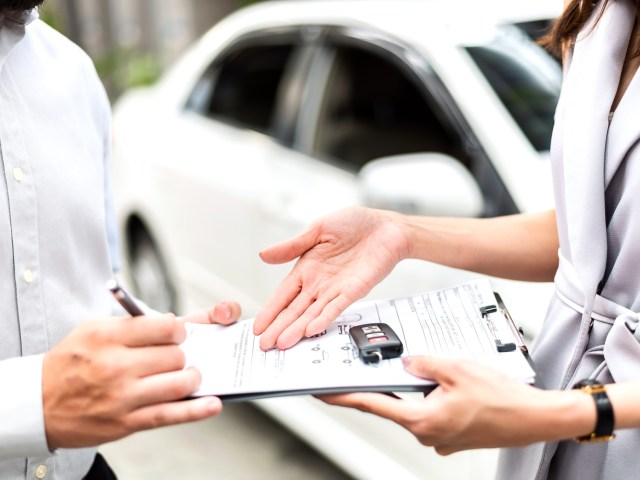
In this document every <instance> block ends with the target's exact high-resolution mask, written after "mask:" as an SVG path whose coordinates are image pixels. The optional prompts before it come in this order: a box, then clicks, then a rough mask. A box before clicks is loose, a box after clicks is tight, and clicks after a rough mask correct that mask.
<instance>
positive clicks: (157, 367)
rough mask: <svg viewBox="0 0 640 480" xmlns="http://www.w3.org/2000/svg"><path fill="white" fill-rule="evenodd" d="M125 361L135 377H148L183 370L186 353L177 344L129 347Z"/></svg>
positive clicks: (128, 370)
mask: <svg viewBox="0 0 640 480" xmlns="http://www.w3.org/2000/svg"><path fill="white" fill-rule="evenodd" d="M124 361H125V362H126V364H125V367H126V369H127V373H129V374H131V375H132V376H134V377H147V376H149V375H157V374H159V373H166V372H175V371H180V370H182V369H183V368H184V365H185V355H184V352H183V351H182V350H181V349H180V347H178V346H177V345H162V346H157V347H138V348H130V349H128V351H127V357H126V359H124Z"/></svg>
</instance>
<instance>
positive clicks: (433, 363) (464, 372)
mask: <svg viewBox="0 0 640 480" xmlns="http://www.w3.org/2000/svg"><path fill="white" fill-rule="evenodd" d="M405 368H406V370H407V371H408V372H409V373H412V374H414V375H416V376H419V377H424V378H430V379H432V380H435V381H436V382H437V383H438V385H439V387H438V388H436V389H435V390H434V391H433V392H432V393H430V394H429V395H427V396H426V397H425V398H424V399H422V400H414V399H401V400H399V399H394V398H392V397H390V396H388V395H382V394H379V393H352V394H343V395H330V396H323V397H321V399H322V400H324V401H325V402H327V403H330V404H332V405H340V406H343V407H351V408H356V409H358V410H361V411H364V412H368V413H372V414H374V415H378V416H381V417H384V418H387V419H389V420H392V421H394V422H395V423H397V424H399V425H401V426H403V427H404V428H406V429H407V430H409V431H410V432H411V433H412V434H413V435H415V437H416V438H417V439H418V440H419V441H420V443H422V444H423V445H427V446H432V447H434V448H435V449H436V451H437V452H438V453H439V454H441V455H448V454H451V453H454V452H458V451H460V450H468V449H474V448H491V447H518V446H523V445H528V444H531V443H535V442H542V441H552V440H565V439H570V438H576V437H582V436H585V435H589V434H591V433H592V432H593V431H594V430H595V426H596V419H597V414H596V407H595V402H594V400H593V398H592V397H591V395H589V394H587V393H584V392H581V391H579V390H567V391H559V390H540V389H537V388H534V387H531V386H529V385H526V384H523V383H520V382H517V381H515V380H511V379H509V378H507V377H505V376H504V375H502V374H499V373H497V372H495V371H493V370H491V369H489V368H487V367H483V366H480V365H477V364H474V363H471V362H466V361H460V360H444V359H437V358H430V357H413V358H411V357H408V359H407V360H405ZM606 390H607V394H608V396H609V398H610V400H611V403H612V406H613V412H614V416H615V429H623V428H640V413H639V412H638V408H637V405H638V402H640V382H638V381H634V382H625V383H618V384H612V385H607V386H606ZM614 441H615V440H614Z"/></svg>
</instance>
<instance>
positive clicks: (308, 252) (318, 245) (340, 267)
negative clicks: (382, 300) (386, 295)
mask: <svg viewBox="0 0 640 480" xmlns="http://www.w3.org/2000/svg"><path fill="white" fill-rule="evenodd" d="M399 218H400V217H399V215H398V214H395V213H391V212H384V211H381V210H372V209H367V208H363V207H353V208H347V209H345V210H341V211H338V212H336V213H333V214H330V215H328V216H326V217H324V218H321V219H319V220H318V221H316V222H314V223H313V224H312V225H311V227H310V228H309V229H308V230H307V231H306V232H304V233H302V234H301V235H299V236H297V237H295V238H293V239H290V240H287V241H285V242H283V243H280V244H278V245H274V246H272V247H270V248H268V249H266V250H264V251H263V252H261V253H260V256H261V258H262V259H263V260H264V261H265V262H267V263H272V264H274V263H285V262H289V261H291V260H293V259H295V258H298V257H300V258H299V260H298V262H297V263H296V265H295V266H294V268H293V270H292V271H291V272H290V273H289V275H288V276H287V277H286V278H285V279H284V280H283V281H282V283H281V284H280V285H279V286H278V287H277V289H276V290H275V292H274V293H273V295H271V297H270V298H269V299H268V300H267V302H266V304H265V306H264V307H263V308H262V310H261V311H260V312H258V315H257V316H256V319H255V323H254V334H256V335H260V334H262V337H261V338H260V348H262V349H263V350H268V349H270V348H272V347H274V346H276V345H277V347H278V348H280V349H286V348H289V347H291V346H293V345H295V344H296V343H297V342H298V341H299V340H300V339H301V338H302V337H304V336H307V337H308V336H312V335H315V334H317V333H320V332H322V330H324V329H325V328H326V327H327V325H328V324H329V323H331V322H332V321H333V320H335V318H336V317H337V316H338V315H340V313H342V311H343V310H344V309H345V308H347V307H348V306H349V305H351V304H352V303H353V302H354V301H356V300H358V299H360V298H362V297H363V296H365V295H366V294H367V293H369V291H370V290H371V289H372V288H373V287H374V286H375V285H376V284H377V283H378V282H379V281H380V280H382V279H383V278H384V277H386V276H387V275H388V274H389V272H391V270H392V269H393V267H394V266H395V265H396V263H398V262H399V261H400V260H402V259H403V258H405V256H406V252H407V240H406V238H405V237H404V236H403V233H402V229H401V226H400V221H399Z"/></svg>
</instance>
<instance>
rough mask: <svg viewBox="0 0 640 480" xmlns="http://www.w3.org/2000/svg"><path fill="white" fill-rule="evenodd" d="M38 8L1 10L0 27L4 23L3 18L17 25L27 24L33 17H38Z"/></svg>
mask: <svg viewBox="0 0 640 480" xmlns="http://www.w3.org/2000/svg"><path fill="white" fill-rule="evenodd" d="M38 16H39V15H38V9H37V8H32V9H31V10H7V9H4V10H1V11H0V28H2V27H3V26H4V25H2V24H4V20H5V19H7V20H9V21H11V22H15V23H17V24H19V25H29V24H30V23H31V22H33V21H34V20H35V19H37V18H38Z"/></svg>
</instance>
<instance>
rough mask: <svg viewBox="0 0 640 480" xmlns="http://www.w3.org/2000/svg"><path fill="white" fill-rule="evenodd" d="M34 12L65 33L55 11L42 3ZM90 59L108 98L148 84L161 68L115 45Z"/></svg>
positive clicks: (144, 56) (144, 55)
mask: <svg viewBox="0 0 640 480" xmlns="http://www.w3.org/2000/svg"><path fill="white" fill-rule="evenodd" d="M38 14H39V15H40V18H41V19H42V20H43V21H44V22H45V23H47V24H48V25H50V26H51V27H53V28H54V29H56V30H58V31H59V32H61V33H62V34H64V35H68V32H65V29H64V24H63V22H62V21H61V19H60V17H59V13H58V11H56V10H55V9H54V8H47V4H45V5H44V6H43V7H41V8H40V9H39V11H38ZM92 59H93V63H94V65H95V67H96V71H97V72H98V75H99V76H100V78H101V80H102V82H103V83H104V85H105V88H106V89H107V92H108V94H109V97H110V98H111V99H112V100H115V98H117V97H118V96H119V95H120V94H121V93H122V92H123V91H124V90H126V89H127V88H131V87H138V86H144V85H150V84H152V83H153V82H155V81H156V80H157V79H158V78H159V77H160V74H161V73H162V67H161V65H160V62H159V60H158V59H157V58H156V57H154V56H153V55H151V54H149V53H145V52H142V51H140V50H138V49H135V48H122V47H115V48H112V49H110V50H108V51H106V52H104V53H100V54H94V55H92Z"/></svg>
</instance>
